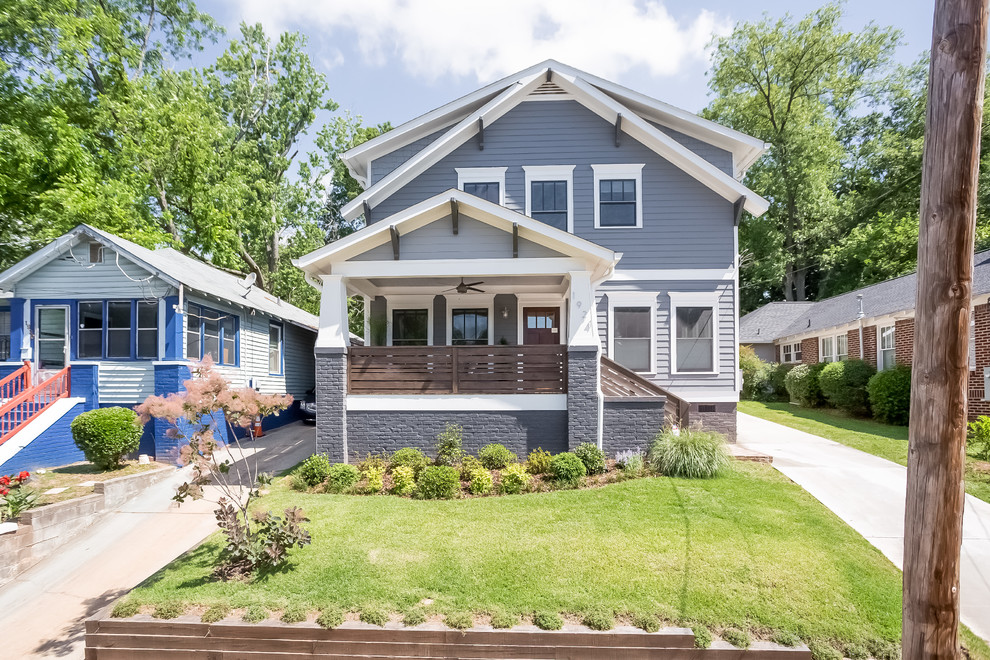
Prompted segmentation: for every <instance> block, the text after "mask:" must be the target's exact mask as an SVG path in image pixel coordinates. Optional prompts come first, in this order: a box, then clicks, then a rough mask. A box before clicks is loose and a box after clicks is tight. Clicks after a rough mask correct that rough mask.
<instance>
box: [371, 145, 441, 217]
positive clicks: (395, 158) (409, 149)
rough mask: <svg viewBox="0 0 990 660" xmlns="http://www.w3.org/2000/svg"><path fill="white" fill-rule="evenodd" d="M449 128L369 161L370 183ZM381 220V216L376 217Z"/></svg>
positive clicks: (380, 178)
mask: <svg viewBox="0 0 990 660" xmlns="http://www.w3.org/2000/svg"><path fill="white" fill-rule="evenodd" d="M448 130H450V127H447V128H441V129H440V130H439V131H436V132H435V133H431V134H430V135H427V136H426V137H424V138H420V139H418V140H416V141H415V142H410V143H409V144H407V145H406V146H404V147H399V148H398V149H396V150H395V151H393V152H391V153H387V154H385V155H384V156H382V157H381V158H376V159H375V160H373V161H371V184H372V185H374V184H376V183H378V182H379V181H381V180H382V179H384V178H385V177H386V176H387V175H388V174H389V173H390V172H391V171H392V170H394V169H395V168H397V167H398V166H399V165H402V164H403V163H404V162H406V161H407V160H409V159H410V158H412V157H413V156H415V155H416V154H418V153H419V152H420V151H422V150H423V149H425V148H426V147H428V146H430V145H431V144H432V143H433V142H434V141H435V140H436V139H438V138H439V137H440V136H441V135H443V134H444V133H446V132H447V131H448ZM377 219H378V220H381V218H377Z"/></svg>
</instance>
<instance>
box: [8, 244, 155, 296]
mask: <svg viewBox="0 0 990 660" xmlns="http://www.w3.org/2000/svg"><path fill="white" fill-rule="evenodd" d="M66 250H68V248H66ZM73 256H75V259H74V258H73ZM77 260H78V261H77ZM118 266H119V267H118ZM150 275H151V274H150V273H149V272H148V271H146V270H144V268H142V267H140V266H138V265H136V264H134V263H133V262H131V261H128V260H127V259H125V258H124V257H123V256H121V257H120V258H119V259H118V258H117V253H116V252H113V251H112V250H110V248H104V250H103V263H100V264H90V263H89V248H88V247H87V246H86V244H83V245H77V246H75V247H73V248H72V254H69V253H68V252H66V254H64V255H62V256H61V257H58V258H57V259H53V260H51V261H49V262H48V263H47V264H45V265H44V266H42V267H41V268H39V269H38V270H36V271H34V272H33V273H31V274H30V275H28V276H27V277H25V278H24V279H22V280H21V281H19V282H17V284H16V285H15V288H14V293H15V295H17V297H19V298H63V299H64V298H74V299H86V298H93V299H96V300H99V299H106V298H115V297H120V298H161V297H163V296H167V295H172V294H173V293H174V291H175V290H174V289H173V288H172V287H171V286H170V285H169V284H168V283H166V282H163V281H162V280H160V279H157V278H151V279H148V278H149V276H150Z"/></svg>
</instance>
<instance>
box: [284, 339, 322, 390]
mask: <svg viewBox="0 0 990 660" xmlns="http://www.w3.org/2000/svg"><path fill="white" fill-rule="evenodd" d="M315 346H316V333H315V332H312V331H310V330H304V329H303V328H300V327H299V326H295V325H289V324H286V326H285V391H286V392H288V393H289V394H291V395H292V396H294V397H296V398H300V397H303V396H305V395H306V393H307V392H309V391H310V390H312V389H313V388H314V387H316V364H315V358H314V357H313V348H314V347H315Z"/></svg>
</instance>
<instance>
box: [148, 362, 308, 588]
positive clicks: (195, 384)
mask: <svg viewBox="0 0 990 660" xmlns="http://www.w3.org/2000/svg"><path fill="white" fill-rule="evenodd" d="M193 374H194V377H193V378H191V379H190V380H187V381H185V382H184V383H183V388H184V389H185V391H184V392H180V393H172V394H169V395H168V396H150V397H148V398H147V399H145V401H144V403H142V404H141V405H139V406H138V407H137V412H138V414H139V415H140V418H141V421H142V422H143V423H147V422H148V421H149V420H150V419H151V418H152V417H157V418H160V419H165V420H167V421H168V422H169V423H171V424H172V428H170V429H169V430H168V435H169V437H172V438H176V439H179V440H185V441H187V442H186V444H184V445H183V446H182V448H181V449H180V450H179V460H180V462H181V463H182V464H183V465H190V464H191V465H192V478H191V479H189V481H187V482H185V483H183V484H182V485H180V486H179V487H178V489H177V491H176V494H175V496H174V497H173V498H172V499H174V500H175V501H176V502H178V503H180V504H181V503H183V502H185V501H186V500H187V499H190V498H191V499H194V500H198V499H202V498H203V497H204V490H203V487H204V486H207V485H210V484H212V485H214V486H216V488H217V489H218V490H219V491H220V493H221V496H220V497H219V498H218V500H217V505H218V507H219V508H217V509H216V516H217V524H218V525H219V526H220V528H221V529H223V530H224V533H225V534H226V535H227V545H226V547H225V548H224V550H223V553H222V555H221V563H220V566H219V567H218V570H217V572H218V574H219V575H221V576H223V577H230V576H236V575H244V574H250V573H253V572H254V571H256V570H258V569H261V568H271V567H275V566H278V565H279V564H281V563H282V562H283V561H284V560H285V559H286V552H287V551H288V550H289V548H291V547H292V546H294V545H297V546H299V547H302V546H304V545H307V544H308V543H310V540H311V539H310V536H309V533H308V532H306V531H305V530H304V529H303V528H302V527H301V523H303V522H308V519H307V518H305V517H304V515H303V512H302V510H301V509H299V508H297V507H291V508H289V509H286V510H285V518H280V517H279V516H273V515H271V513H270V512H268V511H255V512H254V513H253V515H252V514H250V509H251V505H252V502H253V501H254V499H255V498H256V497H258V495H259V491H258V487H259V486H260V485H262V484H264V483H267V482H268V481H269V477H268V476H267V475H263V474H259V473H258V466H257V464H254V465H252V464H251V462H249V461H245V460H233V459H232V456H231V451H230V449H231V448H230V447H229V446H227V445H224V444H223V443H222V442H220V441H218V440H217V433H218V432H219V431H220V430H222V429H224V427H225V426H226V428H227V429H229V431H230V435H231V437H232V438H233V439H234V445H235V446H236V448H237V452H238V454H239V455H240V457H241V458H243V456H244V451H243V449H242V447H241V443H240V440H239V439H238V438H237V434H236V432H235V431H236V429H238V428H240V429H245V430H246V431H247V432H248V435H249V437H250V438H251V439H252V440H253V439H254V432H253V429H252V424H253V422H254V420H255V418H256V417H259V416H260V417H266V416H268V415H272V414H275V413H278V412H279V411H282V410H285V409H286V408H287V407H289V405H291V404H292V397H291V396H290V395H288V394H286V395H281V394H261V393H260V392H257V391H256V390H254V389H252V388H250V387H244V388H234V387H231V386H230V383H229V382H228V381H227V379H226V378H224V377H223V376H222V375H221V374H220V373H219V372H217V371H215V370H214V369H213V361H212V360H211V359H210V358H209V357H206V358H205V359H204V360H203V361H202V362H200V363H198V364H196V365H194V367H193Z"/></svg>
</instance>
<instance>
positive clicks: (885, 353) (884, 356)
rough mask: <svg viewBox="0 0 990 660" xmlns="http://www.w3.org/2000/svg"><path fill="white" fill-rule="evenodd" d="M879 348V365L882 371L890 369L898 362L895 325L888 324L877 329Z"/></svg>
mask: <svg viewBox="0 0 990 660" xmlns="http://www.w3.org/2000/svg"><path fill="white" fill-rule="evenodd" d="M877 349H878V351H879V353H880V356H879V357H880V359H879V360H878V363H879V364H878V365H877V366H878V367H880V371H883V370H884V369H890V368H891V367H892V366H894V364H895V362H896V352H895V350H894V326H892V325H888V326H886V327H884V328H879V329H878V330H877Z"/></svg>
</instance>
